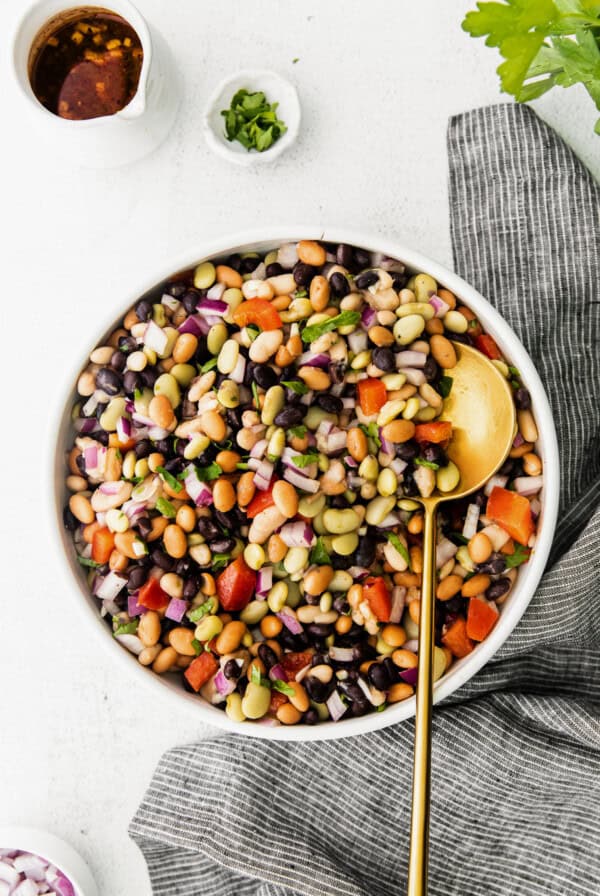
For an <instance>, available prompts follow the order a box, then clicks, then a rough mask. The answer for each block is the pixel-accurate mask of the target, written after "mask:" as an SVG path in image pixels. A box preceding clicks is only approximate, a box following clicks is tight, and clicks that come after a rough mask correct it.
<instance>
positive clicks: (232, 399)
mask: <svg viewBox="0 0 600 896" xmlns="http://www.w3.org/2000/svg"><path fill="white" fill-rule="evenodd" d="M217 398H218V400H219V404H222V405H223V407H224V408H237V406H238V405H239V403H240V390H239V387H238V384H237V383H234V381H233V380H223V382H222V383H221V385H220V386H219V391H218V392H217Z"/></svg>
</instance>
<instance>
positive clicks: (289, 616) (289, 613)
mask: <svg viewBox="0 0 600 896" xmlns="http://www.w3.org/2000/svg"><path fill="white" fill-rule="evenodd" d="M277 618H278V619H279V620H281V622H283V624H284V625H285V627H286V628H287V630H288V631H289V632H291V633H292V635H301V634H302V632H303V631H304V628H303V627H302V623H301V622H300V621H299V620H298V617H297V616H296V614H295V613H294V611H293V610H292V609H291V608H290V607H284V608H283V609H282V610H280V611H279V613H277Z"/></svg>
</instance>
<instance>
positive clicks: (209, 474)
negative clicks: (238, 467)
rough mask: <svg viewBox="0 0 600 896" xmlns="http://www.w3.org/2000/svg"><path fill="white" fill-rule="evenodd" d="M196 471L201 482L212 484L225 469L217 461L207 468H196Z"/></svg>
mask: <svg viewBox="0 0 600 896" xmlns="http://www.w3.org/2000/svg"><path fill="white" fill-rule="evenodd" d="M195 469H196V476H197V477H198V479H199V480H200V482H212V480H213V479H218V478H219V476H220V475H221V473H222V472H223V468H222V467H221V466H220V465H219V464H218V463H216V461H213V462H212V464H209V465H208V466H207V467H196V468H195Z"/></svg>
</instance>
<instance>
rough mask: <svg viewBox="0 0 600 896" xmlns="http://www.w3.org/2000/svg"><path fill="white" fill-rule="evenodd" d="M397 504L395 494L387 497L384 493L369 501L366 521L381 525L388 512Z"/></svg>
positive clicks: (371, 524)
mask: <svg viewBox="0 0 600 896" xmlns="http://www.w3.org/2000/svg"><path fill="white" fill-rule="evenodd" d="M395 504H396V499H395V497H394V496H393V495H392V496H390V497H389V498H385V497H384V496H383V495H380V496H379V497H377V498H373V500H372V501H369V503H368V504H367V511H366V513H365V520H366V522H367V523H368V524H369V526H379V525H381V523H382V522H383V521H384V519H385V518H386V516H387V515H388V513H391V512H392V510H393V509H394V506H395Z"/></svg>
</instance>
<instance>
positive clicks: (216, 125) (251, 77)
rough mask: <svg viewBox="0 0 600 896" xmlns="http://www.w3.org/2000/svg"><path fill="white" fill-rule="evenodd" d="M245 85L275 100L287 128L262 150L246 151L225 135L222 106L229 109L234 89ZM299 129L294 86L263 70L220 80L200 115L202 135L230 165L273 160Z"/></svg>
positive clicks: (247, 165) (250, 70) (246, 164)
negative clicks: (204, 111)
mask: <svg viewBox="0 0 600 896" xmlns="http://www.w3.org/2000/svg"><path fill="white" fill-rule="evenodd" d="M243 87H245V88H246V89H247V90H249V91H250V92H251V93H255V92H256V91H259V90H262V91H263V93H264V94H265V96H266V98H267V102H269V103H278V104H279V105H278V106H277V116H278V118H280V119H281V121H283V122H284V124H285V125H286V127H287V131H286V132H285V134H283V136H282V137H280V138H279V140H277V141H276V142H275V143H273V145H272V146H270V147H269V149H266V150H265V151H264V152H256V150H250V152H248V150H247V149H246V148H245V147H244V146H242V144H241V143H238V141H237V140H232V141H231V142H230V141H229V140H228V139H227V137H226V136H225V119H224V118H223V116H222V115H221V111H222V110H223V109H229V107H230V105H231V100H232V98H233V96H234V94H235V93H237V91H238V90H241V89H242V88H243ZM299 130H300V101H299V99H298V93H297V91H296V88H295V87H294V86H293V84H291V83H290V82H289V81H288V80H287V79H286V78H283V77H282V76H281V75H278V74H277V73H276V72H270V71H267V70H266V69H244V71H241V72H238V73H237V74H236V75H234V76H233V77H231V78H226V79H225V80H224V81H221V83H220V84H219V86H218V87H217V88H216V90H215V91H214V93H213V94H212V96H211V98H210V100H209V103H208V107H207V110H206V114H205V116H204V135H205V137H206V141H207V143H208V145H209V146H210V148H211V149H213V150H214V151H215V152H216V153H217V154H218V155H220V156H223V158H224V159H228V160H229V161H230V162H233V163H234V165H244V166H246V167H249V166H250V165H264V164H266V163H268V162H273V161H274V160H275V159H276V158H277V157H278V156H280V155H281V154H282V153H283V152H285V151H286V149H289V147H290V146H291V145H292V143H294V141H295V140H296V138H297V136H298V131H299Z"/></svg>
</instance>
